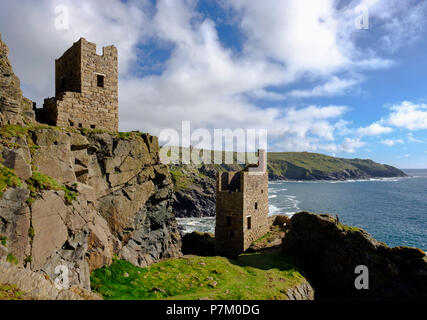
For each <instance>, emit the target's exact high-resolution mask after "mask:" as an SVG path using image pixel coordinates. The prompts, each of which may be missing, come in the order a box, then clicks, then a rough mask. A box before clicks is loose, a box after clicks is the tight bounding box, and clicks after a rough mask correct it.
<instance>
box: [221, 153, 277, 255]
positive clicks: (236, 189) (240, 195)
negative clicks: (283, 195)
mask: <svg viewBox="0 0 427 320" xmlns="http://www.w3.org/2000/svg"><path fill="white" fill-rule="evenodd" d="M262 157H264V155H262ZM264 162H265V161H264ZM227 217H228V220H227ZM248 218H249V219H248ZM230 219H231V221H230ZM249 220H250V222H249ZM230 222H231V225H230ZM268 228H269V224H268V174H267V172H265V171H264V173H262V172H257V173H256V174H251V173H250V172H248V171H240V172H225V173H221V172H220V173H218V180H217V194H216V227H215V250H216V252H217V254H221V255H225V256H235V255H238V254H240V253H242V252H244V251H246V250H247V249H248V248H249V247H250V246H251V244H252V243H253V242H254V241H255V240H257V239H259V238H260V237H262V236H263V235H264V234H266V233H267V231H268ZM231 233H233V235H232V234H231Z"/></svg>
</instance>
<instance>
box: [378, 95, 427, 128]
mask: <svg viewBox="0 0 427 320" xmlns="http://www.w3.org/2000/svg"><path fill="white" fill-rule="evenodd" d="M390 110H392V112H391V113H390V115H389V117H388V118H387V119H386V120H385V122H386V123H388V124H389V125H392V126H395V127H398V128H406V129H408V130H425V129H427V104H415V103H412V102H410V101H403V102H402V103H401V104H397V105H393V106H391V107H390Z"/></svg>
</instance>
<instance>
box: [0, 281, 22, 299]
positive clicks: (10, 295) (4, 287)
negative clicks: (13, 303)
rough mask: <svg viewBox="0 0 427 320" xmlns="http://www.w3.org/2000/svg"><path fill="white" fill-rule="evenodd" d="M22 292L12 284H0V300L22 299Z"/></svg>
mask: <svg viewBox="0 0 427 320" xmlns="http://www.w3.org/2000/svg"><path fill="white" fill-rule="evenodd" d="M24 294H25V293H24V292H22V291H20V290H18V289H17V288H16V286H14V285H8V284H0V300H22V299H23V296H24Z"/></svg>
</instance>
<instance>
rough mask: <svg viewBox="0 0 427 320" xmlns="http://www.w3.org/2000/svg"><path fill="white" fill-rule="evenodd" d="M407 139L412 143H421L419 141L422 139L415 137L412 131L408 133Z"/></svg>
mask: <svg viewBox="0 0 427 320" xmlns="http://www.w3.org/2000/svg"><path fill="white" fill-rule="evenodd" d="M408 141H409V142H414V143H421V142H423V141H422V140H420V139H417V138H415V137H414V135H413V133H412V132H409V133H408Z"/></svg>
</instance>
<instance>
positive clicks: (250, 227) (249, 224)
mask: <svg viewBox="0 0 427 320" xmlns="http://www.w3.org/2000/svg"><path fill="white" fill-rule="evenodd" d="M246 219H247V221H248V230H251V229H252V217H247V218H246Z"/></svg>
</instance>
